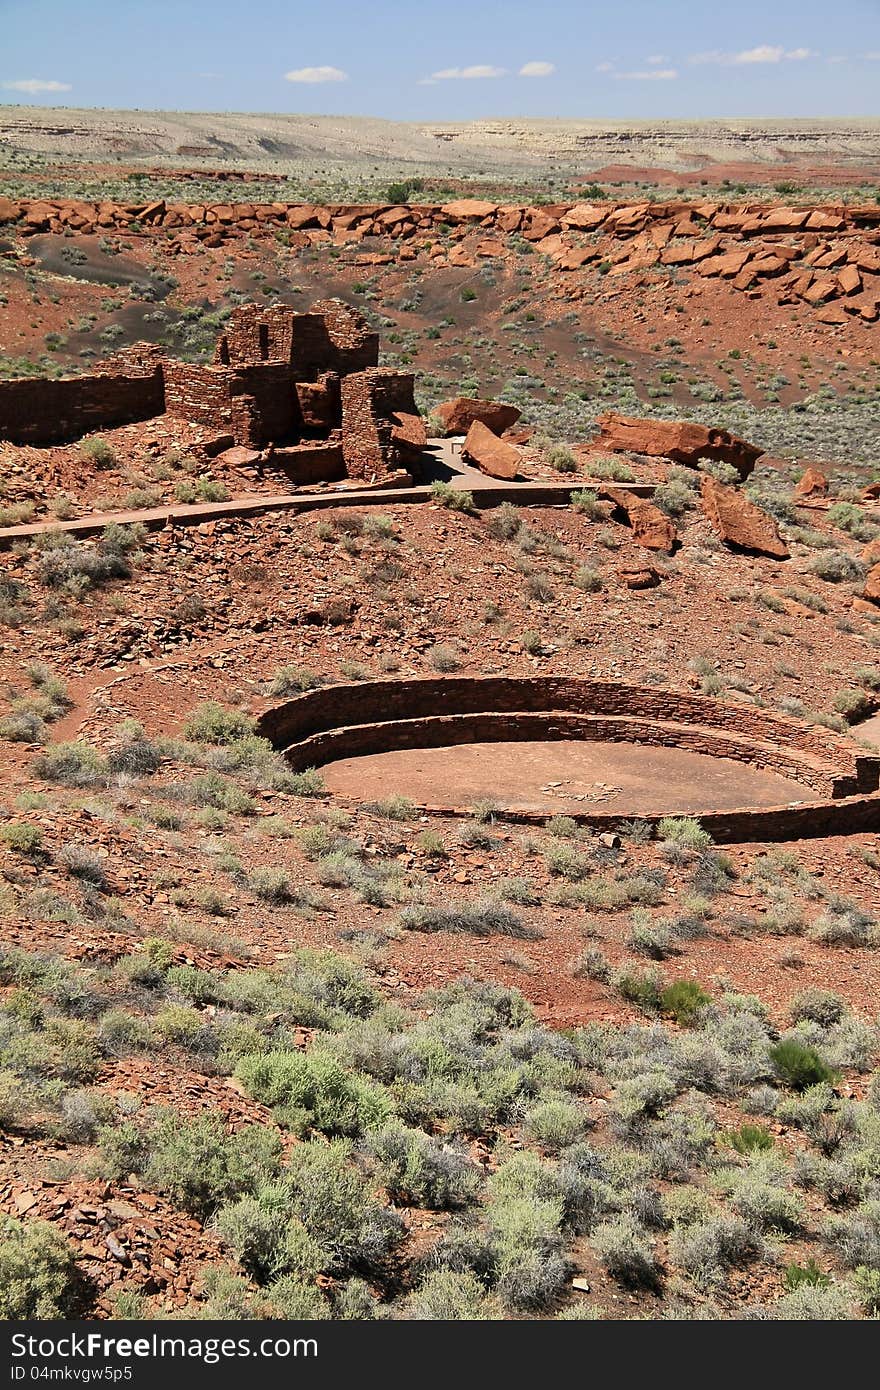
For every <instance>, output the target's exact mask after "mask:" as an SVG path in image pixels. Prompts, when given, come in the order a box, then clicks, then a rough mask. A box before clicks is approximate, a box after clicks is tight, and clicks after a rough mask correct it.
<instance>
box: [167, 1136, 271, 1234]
mask: <svg viewBox="0 0 880 1390" xmlns="http://www.w3.org/2000/svg"><path fill="white" fill-rule="evenodd" d="M148 1142H149V1146H150V1152H149V1158H148V1159H147V1161H146V1164H145V1167H144V1178H145V1181H146V1182H147V1183H149V1184H150V1185H151V1186H153V1187H155V1189H156V1190H157V1191H159V1192H163V1193H165V1194H166V1195H167V1196H168V1197H170V1198H171V1200H172V1201H173V1202H174V1203H175V1204H176V1205H177V1206H179V1207H182V1208H183V1209H184V1210H185V1211H188V1212H192V1214H193V1215H195V1216H200V1217H205V1216H208V1215H210V1213H212V1212H213V1211H215V1210H216V1209H217V1208H218V1207H220V1206H222V1205H223V1203H224V1202H228V1201H230V1200H232V1199H233V1198H235V1197H237V1196H239V1195H241V1194H243V1193H248V1192H253V1191H254V1189H255V1188H256V1187H257V1186H258V1185H259V1184H260V1183H261V1182H264V1181H265V1180H266V1178H267V1177H269V1176H271V1175H272V1174H274V1173H275V1172H277V1169H278V1164H279V1159H280V1154H281V1141H280V1138H279V1136H278V1135H277V1134H276V1133H275V1132H274V1131H273V1130H271V1129H269V1128H268V1127H267V1126H265V1125H248V1126H246V1127H245V1128H244V1129H241V1130H239V1131H238V1133H237V1134H234V1135H229V1134H227V1133H226V1131H225V1130H224V1128H223V1126H222V1124H221V1123H220V1122H219V1121H218V1120H215V1119H213V1118H212V1117H210V1116H207V1115H205V1116H199V1117H197V1118H196V1119H186V1118H185V1117H184V1116H182V1115H179V1114H177V1113H176V1112H175V1111H173V1110H166V1111H163V1112H162V1113H161V1114H160V1115H159V1118H158V1120H157V1122H156V1124H155V1125H154V1127H153V1128H152V1130H151V1131H150V1133H149V1137H148Z"/></svg>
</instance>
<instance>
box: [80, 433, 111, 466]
mask: <svg viewBox="0 0 880 1390" xmlns="http://www.w3.org/2000/svg"><path fill="white" fill-rule="evenodd" d="M79 451H80V453H81V454H82V456H83V458H84V459H85V461H86V462H87V463H93V464H94V465H95V467H96V468H112V467H113V465H114V463H115V462H116V453H115V451H114V449H113V446H112V445H111V444H110V443H109V441H108V440H106V439H103V438H102V437H101V435H95V436H94V437H93V438H92V439H84V440H83V441H82V443H81V444H80V446H79Z"/></svg>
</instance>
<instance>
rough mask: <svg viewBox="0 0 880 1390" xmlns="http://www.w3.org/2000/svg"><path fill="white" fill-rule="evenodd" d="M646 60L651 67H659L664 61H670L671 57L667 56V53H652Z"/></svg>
mask: <svg viewBox="0 0 880 1390" xmlns="http://www.w3.org/2000/svg"><path fill="white" fill-rule="evenodd" d="M645 62H646V63H650V65H651V67H653V68H657V67H660V66H661V65H662V64H663V63H668V62H669V59H668V58H667V57H666V54H665V53H652V54H651V56H650V58H646V59H645Z"/></svg>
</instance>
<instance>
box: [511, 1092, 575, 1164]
mask: <svg viewBox="0 0 880 1390" xmlns="http://www.w3.org/2000/svg"><path fill="white" fill-rule="evenodd" d="M585 1127H586V1117H585V1115H584V1112H583V1110H581V1108H580V1106H578V1105H576V1104H575V1102H574V1101H573V1100H569V1099H568V1097H566V1096H548V1097H546V1098H545V1099H543V1100H539V1101H538V1102H537V1104H536V1105H533V1106H532V1107H531V1109H530V1110H528V1111H527V1112H526V1115H525V1117H524V1119H523V1133H524V1134H525V1136H526V1138H527V1139H529V1140H530V1141H531V1142H532V1143H534V1144H539V1145H540V1146H541V1148H543V1149H547V1150H549V1151H550V1152H551V1153H558V1152H559V1150H560V1149H565V1148H568V1146H569V1145H570V1144H574V1143H575V1142H576V1141H577V1140H578V1139H580V1138H582V1137H583V1133H584V1129H585Z"/></svg>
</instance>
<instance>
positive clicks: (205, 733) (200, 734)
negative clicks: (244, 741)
mask: <svg viewBox="0 0 880 1390" xmlns="http://www.w3.org/2000/svg"><path fill="white" fill-rule="evenodd" d="M253 732H254V722H253V720H252V719H250V718H249V717H248V716H247V715H246V714H242V712H241V710H230V709H224V708H223V706H222V705H220V704H218V703H217V702H216V700H208V701H206V703H205V704H203V705H198V706H197V707H196V708H195V709H194V710H192V711H191V713H190V714H189V715H188V717H187V720H186V723H185V724H184V726H183V734H184V738H188V739H191V740H192V741H193V743H221V744H228V743H235V742H236V740H237V739H240V738H246V737H247V736H248V735H249V734H252V733H253Z"/></svg>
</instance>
